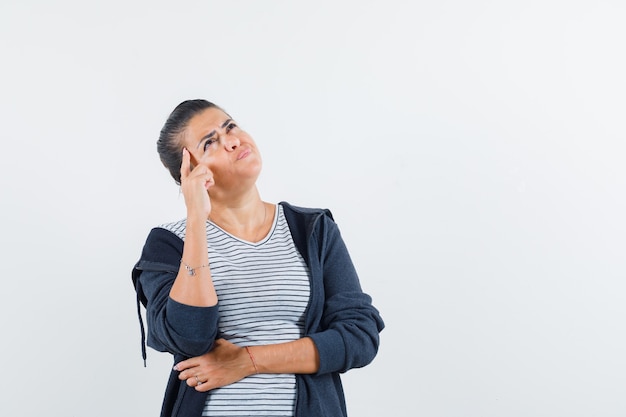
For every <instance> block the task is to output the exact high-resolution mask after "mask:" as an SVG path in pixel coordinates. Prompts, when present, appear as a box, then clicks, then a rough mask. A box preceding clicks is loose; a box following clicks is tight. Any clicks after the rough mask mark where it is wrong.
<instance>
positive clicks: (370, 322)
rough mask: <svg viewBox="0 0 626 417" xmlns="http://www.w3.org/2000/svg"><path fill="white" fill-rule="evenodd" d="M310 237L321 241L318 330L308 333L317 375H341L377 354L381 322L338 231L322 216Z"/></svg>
mask: <svg viewBox="0 0 626 417" xmlns="http://www.w3.org/2000/svg"><path fill="white" fill-rule="evenodd" d="M320 220H321V224H320V227H317V228H316V229H315V232H314V234H319V235H318V236H317V240H318V241H320V240H319V239H321V248H320V251H321V256H318V257H316V258H317V259H319V260H320V264H321V265H320V266H321V273H322V279H323V289H322V291H323V294H324V295H323V297H324V302H323V303H324V305H323V313H322V318H321V321H320V324H319V331H317V332H314V333H313V334H310V335H309V337H311V338H312V339H313V341H314V342H315V345H316V347H317V349H318V352H319V357H320V369H319V370H318V374H323V373H327V372H345V371H347V370H349V369H351V368H359V367H362V366H365V365H367V364H369V363H370V362H371V361H372V360H373V359H374V357H375V356H376V354H377V352H378V346H379V333H380V332H381V331H382V330H383V328H384V322H383V320H382V318H381V317H380V314H379V312H378V310H377V309H376V308H375V307H374V306H373V305H372V299H371V297H370V296H369V295H367V294H366V293H364V292H363V291H362V289H361V285H360V282H359V278H358V275H357V272H356V270H355V268H354V265H353V263H352V260H351V259H350V255H349V253H348V250H347V248H346V245H345V243H344V241H343V239H342V238H341V234H340V232H339V228H338V227H337V225H336V223H335V222H334V221H333V220H332V219H331V218H330V217H329V216H323V217H322V219H320Z"/></svg>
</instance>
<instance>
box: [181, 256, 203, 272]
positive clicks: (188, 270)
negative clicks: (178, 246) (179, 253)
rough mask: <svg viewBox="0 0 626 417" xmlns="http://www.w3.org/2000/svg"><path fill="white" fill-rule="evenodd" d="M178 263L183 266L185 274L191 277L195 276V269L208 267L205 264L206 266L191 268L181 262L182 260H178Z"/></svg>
mask: <svg viewBox="0 0 626 417" xmlns="http://www.w3.org/2000/svg"><path fill="white" fill-rule="evenodd" d="M180 263H181V264H183V265H185V269H186V270H187V273H188V274H189V275H191V276H193V275H196V269H200V268H206V267H207V266H209V264H206V265H200V266H196V267H195V268H192V267H190V266H189V265H187V264H186V263H185V261H183V260H182V259H181V260H180Z"/></svg>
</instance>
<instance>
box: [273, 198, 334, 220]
mask: <svg viewBox="0 0 626 417" xmlns="http://www.w3.org/2000/svg"><path fill="white" fill-rule="evenodd" d="M278 204H280V205H281V206H282V207H283V211H284V212H285V214H286V215H287V213H288V214H289V215H290V216H297V217H303V218H308V219H315V218H318V217H320V216H328V217H329V218H330V219H331V220H332V219H333V215H332V213H331V211H330V210H329V209H325V208H312V207H301V206H295V205H293V204H290V203H288V202H286V201H281V202H280V203H278Z"/></svg>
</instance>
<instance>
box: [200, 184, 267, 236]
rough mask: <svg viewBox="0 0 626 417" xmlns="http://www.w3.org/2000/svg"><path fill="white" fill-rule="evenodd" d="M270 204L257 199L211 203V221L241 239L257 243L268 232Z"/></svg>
mask: <svg viewBox="0 0 626 417" xmlns="http://www.w3.org/2000/svg"><path fill="white" fill-rule="evenodd" d="M267 206H268V204H267V203H265V202H263V201H262V200H261V198H260V196H259V195H258V193H256V198H249V199H247V200H243V201H238V202H236V203H235V202H230V204H223V203H220V202H216V203H214V202H213V201H211V214H210V215H209V220H210V221H212V222H213V223H215V224H217V225H218V226H219V227H221V228H222V229H224V230H226V231H227V232H229V233H230V234H232V235H234V236H237V237H239V238H242V239H245V240H248V241H256V240H257V239H258V238H259V237H260V236H264V235H265V233H266V232H267V224H268V223H267V219H268V217H271V216H269V215H268V211H269V208H268V207H267Z"/></svg>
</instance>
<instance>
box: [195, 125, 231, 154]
mask: <svg viewBox="0 0 626 417" xmlns="http://www.w3.org/2000/svg"><path fill="white" fill-rule="evenodd" d="M232 121H233V119H227V120H226V121H225V122H224V123H222V125H221V126H220V128H221V129H224V128H225V127H226V126H228V124H229V123H230V122H232ZM215 133H216V132H215V130H211V131H210V132H209V134H208V135H205V136H203V137H202V138H201V139H200V141H198V145H197V146H196V149H198V148H199V147H200V144H201V143H202V142H204V141H205V140H207V139H211V138H212V137H213V136H215Z"/></svg>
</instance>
